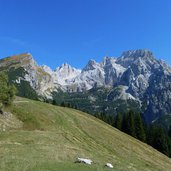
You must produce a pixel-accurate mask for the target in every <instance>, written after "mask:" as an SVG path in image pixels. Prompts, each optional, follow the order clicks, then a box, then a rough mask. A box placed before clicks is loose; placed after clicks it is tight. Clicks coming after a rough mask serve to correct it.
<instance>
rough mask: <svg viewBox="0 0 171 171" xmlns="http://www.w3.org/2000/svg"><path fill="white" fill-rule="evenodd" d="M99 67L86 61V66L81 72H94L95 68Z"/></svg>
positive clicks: (92, 61) (97, 64)
mask: <svg viewBox="0 0 171 171" xmlns="http://www.w3.org/2000/svg"><path fill="white" fill-rule="evenodd" d="M99 66H100V65H99V63H97V62H96V61H95V60H92V59H91V60H89V61H88V64H87V65H86V66H85V67H84V68H83V72H84V71H88V70H94V69H95V68H97V67H99Z"/></svg>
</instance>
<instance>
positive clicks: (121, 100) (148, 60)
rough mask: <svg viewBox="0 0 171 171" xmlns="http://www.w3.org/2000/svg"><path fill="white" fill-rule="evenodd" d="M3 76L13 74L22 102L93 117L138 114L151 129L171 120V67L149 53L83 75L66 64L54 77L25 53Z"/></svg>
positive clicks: (110, 61) (2, 65)
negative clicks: (68, 105) (69, 106)
mask: <svg viewBox="0 0 171 171" xmlns="http://www.w3.org/2000/svg"><path fill="white" fill-rule="evenodd" d="M0 71H7V73H8V76H9V80H10V82H11V83H13V84H15V85H16V87H17V89H18V94H19V95H20V96H24V97H29V98H38V99H43V100H46V101H48V100H49V101H52V100H54V101H55V102H56V103H57V104H58V103H61V102H68V103H71V104H72V105H75V106H77V108H79V109H81V110H85V111H87V112H89V113H92V114H93V113H98V112H103V113H105V114H108V115H115V114H117V113H118V112H124V111H125V110H129V109H134V110H138V111H140V112H141V113H142V114H143V116H144V118H145V120H146V121H147V123H151V122H155V121H157V120H158V119H160V118H161V117H162V118H163V117H165V116H167V118H168V117H171V67H170V66H169V65H168V64H166V63H165V62H164V61H162V60H158V59H156V58H155V57H154V55H153V53H152V52H151V51H149V50H130V51H125V52H123V53H122V55H121V56H120V57H104V59H103V60H102V62H100V63H98V62H96V61H95V60H90V61H88V63H87V65H86V66H85V67H84V68H83V69H81V70H80V69H76V68H74V67H72V66H70V65H69V64H67V63H64V64H62V65H61V66H60V67H57V68H56V69H55V70H54V71H53V70H52V69H51V68H50V67H48V66H46V65H43V66H39V65H38V64H37V63H36V62H35V60H34V59H33V57H32V55H31V54H30V53H23V54H19V55H14V56H9V57H6V58H3V59H1V60H0Z"/></svg>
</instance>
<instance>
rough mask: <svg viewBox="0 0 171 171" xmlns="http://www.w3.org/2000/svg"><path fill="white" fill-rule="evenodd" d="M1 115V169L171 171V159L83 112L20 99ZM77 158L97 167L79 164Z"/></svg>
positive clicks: (13, 170) (23, 170) (36, 170)
mask: <svg viewBox="0 0 171 171" xmlns="http://www.w3.org/2000/svg"><path fill="white" fill-rule="evenodd" d="M6 111H7V112H11V113H12V114H13V115H10V114H6V116H1V117H0V128H1V129H0V130H1V132H0V170H1V171H56V170H59V171H68V170H69V171H77V170H78V171H89V170H93V171H102V170H109V169H107V168H105V167H104V164H105V163H106V162H110V163H112V164H113V165H114V169H113V170H115V171H120V170H124V171H125V170H126V171H127V170H131V171H132V170H135V171H136V170H137V171H143V170H144V171H148V170H149V171H150V170H152V171H159V170H160V171H169V170H170V168H171V159H169V158H168V157H166V156H164V155H163V154H161V153H159V152H157V151H156V150H154V149H153V148H151V147H149V146H148V145H146V144H143V143H141V142H139V141H137V140H136V139H134V138H132V137H130V136H128V135H126V134H124V133H122V132H120V131H118V130H117V129H114V128H112V127H111V126H109V125H107V124H105V123H104V122H102V121H100V120H98V119H96V118H94V117H93V116H90V115H87V114H85V113H83V112H80V111H77V110H74V109H69V108H62V107H56V106H52V105H50V104H45V103H42V102H38V101H32V100H28V99H24V98H17V99H16V100H15V102H14V105H13V106H11V107H10V108H7V109H6ZM77 157H85V158H90V159H92V160H93V162H94V163H93V165H91V166H87V165H84V164H78V163H77V164H76V163H74V162H75V159H76V158H77Z"/></svg>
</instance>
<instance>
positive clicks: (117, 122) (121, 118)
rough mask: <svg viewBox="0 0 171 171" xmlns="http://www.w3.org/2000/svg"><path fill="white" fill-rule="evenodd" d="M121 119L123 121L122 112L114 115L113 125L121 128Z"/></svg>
mask: <svg viewBox="0 0 171 171" xmlns="http://www.w3.org/2000/svg"><path fill="white" fill-rule="evenodd" d="M122 121H123V115H122V114H120V113H119V114H117V115H116V117H115V124H114V126H115V127H116V128H117V129H119V130H121V129H122Z"/></svg>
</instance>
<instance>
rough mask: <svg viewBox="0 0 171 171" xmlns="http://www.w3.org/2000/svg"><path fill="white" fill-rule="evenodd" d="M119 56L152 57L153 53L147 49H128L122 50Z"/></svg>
mask: <svg viewBox="0 0 171 171" xmlns="http://www.w3.org/2000/svg"><path fill="white" fill-rule="evenodd" d="M121 56H122V57H125V58H128V57H129V58H139V57H153V53H152V52H151V51H150V50H147V49H145V50H142V49H139V50H128V51H125V52H123V53H122V55H121Z"/></svg>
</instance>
